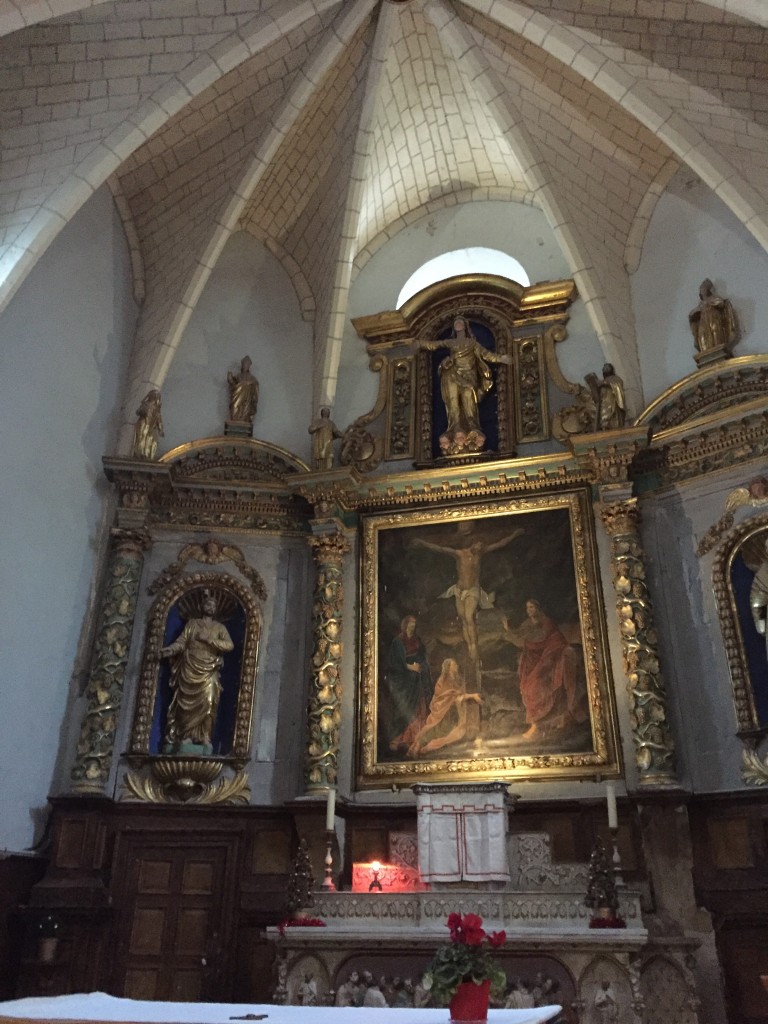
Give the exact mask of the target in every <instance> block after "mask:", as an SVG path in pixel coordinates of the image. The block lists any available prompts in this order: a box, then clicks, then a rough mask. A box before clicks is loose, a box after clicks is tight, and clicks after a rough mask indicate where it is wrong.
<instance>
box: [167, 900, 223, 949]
mask: <svg viewBox="0 0 768 1024" xmlns="http://www.w3.org/2000/svg"><path fill="white" fill-rule="evenodd" d="M209 922H210V914H209V913H208V911H207V910H204V909H201V908H192V907H188V908H181V909H179V912H178V916H177V918H176V941H175V943H174V948H175V951H176V953H177V954H178V955H179V956H207V955H208V953H209V952H213V951H212V950H209V949H208V946H209V942H208V940H209V939H210V938H211V937H212V935H211V930H210V924H209Z"/></svg>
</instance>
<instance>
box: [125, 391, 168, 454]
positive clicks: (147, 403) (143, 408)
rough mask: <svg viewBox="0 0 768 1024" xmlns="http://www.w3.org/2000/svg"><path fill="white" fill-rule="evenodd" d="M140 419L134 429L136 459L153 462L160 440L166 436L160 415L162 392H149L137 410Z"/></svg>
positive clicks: (133, 452)
mask: <svg viewBox="0 0 768 1024" xmlns="http://www.w3.org/2000/svg"><path fill="white" fill-rule="evenodd" d="M136 415H137V416H138V419H137V420H136V426H135V427H134V428H133V451H132V455H133V457H134V459H147V460H152V459H154V458H155V456H156V455H157V442H158V439H159V438H161V437H163V436H164V432H163V417H162V415H161V413H160V392H159V391H158V390H157V388H153V389H152V391H148V392H147V394H146V395H145V396H144V398H143V400H142V402H141V405H140V406H139V408H138V409H137V410H136Z"/></svg>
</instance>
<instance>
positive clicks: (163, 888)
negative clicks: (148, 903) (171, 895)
mask: <svg viewBox="0 0 768 1024" xmlns="http://www.w3.org/2000/svg"><path fill="white" fill-rule="evenodd" d="M172 869H173V861H172V860H144V859H143V858H142V860H141V861H139V879H138V883H137V885H136V890H137V892H141V893H167V892H168V891H169V887H170V884H171V871H172Z"/></svg>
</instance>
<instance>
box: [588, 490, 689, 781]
mask: <svg viewBox="0 0 768 1024" xmlns="http://www.w3.org/2000/svg"><path fill="white" fill-rule="evenodd" d="M600 513H601V516H602V520H603V524H604V525H605V529H606V532H607V533H608V535H609V537H610V538H611V568H612V571H613V587H614V590H615V592H616V610H617V612H618V616H619V631H620V633H621V645H622V651H623V655H624V671H625V672H626V674H627V680H628V685H629V694H630V718H631V722H632V739H633V741H634V744H635V757H636V760H637V767H638V771H639V781H640V785H641V786H676V785H677V774H676V771H675V749H674V742H673V740H672V735H671V732H670V729H669V723H668V718H667V692H666V686H665V684H664V679H663V676H662V674H661V668H660V665H659V652H658V640H657V636H656V629H655V626H654V619H653V606H652V604H651V598H650V594H649V593H648V586H647V583H646V577H645V561H644V553H643V547H642V544H641V541H640V532H639V525H640V511H639V509H638V507H637V499H636V498H625V499H623V500H621V501H614V502H610V501H609V502H607V503H605V504H603V505H602V507H601V509H600Z"/></svg>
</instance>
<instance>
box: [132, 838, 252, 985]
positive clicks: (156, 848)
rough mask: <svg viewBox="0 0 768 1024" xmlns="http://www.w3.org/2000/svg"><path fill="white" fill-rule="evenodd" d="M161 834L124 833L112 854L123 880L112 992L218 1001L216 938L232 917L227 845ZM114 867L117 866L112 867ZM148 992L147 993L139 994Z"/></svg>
mask: <svg viewBox="0 0 768 1024" xmlns="http://www.w3.org/2000/svg"><path fill="white" fill-rule="evenodd" d="M185 842H187V843H189V842H191V837H189V836H186V837H179V836H177V835H172V834H168V836H167V839H166V838H164V839H163V841H162V842H160V841H159V840H158V838H157V836H154V837H153V841H152V842H151V843H146V842H142V841H141V837H139V836H131V837H130V838H129V839H128V841H127V842H126V844H125V847H124V848H123V849H121V851H120V861H121V865H122V867H123V877H124V878H125V884H124V885H123V886H122V889H121V893H120V895H121V899H120V904H121V905H120V907H119V922H120V924H119V936H118V955H117V958H116V965H115V991H117V992H120V991H121V990H122V992H123V994H124V995H126V996H128V997H129V998H134V999H139V998H141V999H160V1000H169V999H170V1000H177V1001H180V1002H186V1001H198V1000H200V999H212V1000H217V999H224V998H225V997H226V991H225V990H222V989H220V988H219V985H220V984H221V978H222V977H223V978H224V984H226V975H227V972H226V969H223V968H226V964H224V963H223V962H222V958H221V954H222V950H221V948H220V936H222V935H228V934H229V931H230V930H231V926H232V922H231V918H232V912H231V906H232V898H233V887H232V885H231V882H229V881H228V877H229V875H228V873H229V872H231V871H232V869H233V867H234V861H235V859H236V857H235V850H234V847H233V844H232V843H229V844H226V843H222V842H211V843H209V844H206V843H205V842H204V841H202V842H201V838H200V836H199V835H196V836H195V837H194V842H195V845H194V847H192V848H189V847H187V846H185V845H184V844H185ZM121 865H118V869H119V867H120V866H121ZM145 993H150V994H145Z"/></svg>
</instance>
